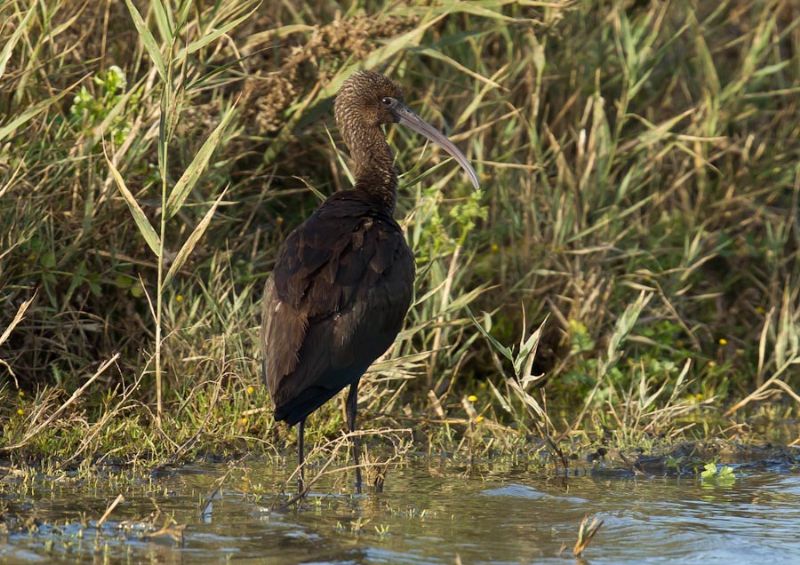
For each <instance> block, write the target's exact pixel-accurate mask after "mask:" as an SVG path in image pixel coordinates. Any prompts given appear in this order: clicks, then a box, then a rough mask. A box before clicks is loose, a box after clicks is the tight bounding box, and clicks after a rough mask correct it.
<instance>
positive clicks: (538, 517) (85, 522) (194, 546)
mask: <svg viewBox="0 0 800 565" xmlns="http://www.w3.org/2000/svg"><path fill="white" fill-rule="evenodd" d="M733 466H734V474H735V480H734V481H733V482H732V483H731V482H730V481H710V482H708V481H706V482H703V481H701V480H700V479H698V478H695V477H682V478H678V477H663V476H661V477H655V476H649V477H648V476H635V477H630V476H627V477H626V476H625V473H614V472H605V471H601V472H599V473H598V472H596V471H595V472H592V471H591V470H589V471H588V472H586V473H585V474H582V475H581V476H577V477H570V478H569V479H567V480H564V479H563V478H559V477H554V476H552V475H551V476H549V477H547V476H543V475H544V474H543V473H542V472H541V471H536V472H534V471H531V470H524V469H516V470H508V469H503V470H501V469H497V468H493V467H492V466H491V465H488V464H487V465H479V466H477V467H472V468H465V467H459V466H457V465H454V464H445V463H443V462H442V461H440V460H436V461H433V462H432V461H415V462H412V463H406V464H404V465H402V466H400V467H398V468H393V469H391V470H390V472H389V473H388V476H387V479H386V486H385V489H384V492H382V493H378V494H376V493H370V494H365V495H362V496H354V495H351V494H348V493H347V492H346V490H347V488H348V484H347V481H346V480H345V478H344V477H343V476H342V475H339V476H336V477H332V478H328V479H327V480H322V481H321V482H319V483H317V484H315V485H314V489H313V492H312V494H311V496H310V497H309V499H308V500H307V501H306V502H304V503H303V504H302V505H301V506H300V507H299V508H295V509H290V510H284V511H276V510H274V509H272V507H273V506H274V505H275V504H276V503H278V502H280V501H281V500H285V498H281V496H280V495H277V494H274V489H275V488H276V486H277V485H279V484H280V481H282V480H283V479H285V477H286V476H287V474H288V472H289V471H290V469H287V468H286V467H283V466H279V467H276V468H270V467H269V465H268V464H266V463H260V462H256V461H248V462H247V463H244V464H242V465H241V466H239V467H237V468H235V469H234V470H233V471H230V469H231V467H230V465H224V464H218V465H211V464H204V465H195V466H189V467H184V468H181V469H177V470H174V471H170V472H167V473H159V474H158V475H156V476H142V475H138V476H134V475H130V476H126V475H125V474H124V473H122V474H120V473H114V474H113V475H109V476H108V477H104V476H98V477H92V478H89V479H86V478H77V477H71V476H62V477H47V478H42V477H38V478H31V477H27V478H21V477H14V476H13V475H6V477H5V478H4V479H3V481H2V489H0V510H2V513H3V514H2V516H3V518H2V520H3V521H2V522H0V530H7V531H6V532H5V533H0V562H8V563H14V562H42V563H46V562H47V563H50V562H54V563H59V562H63V563H75V562H85V561H93V562H98V563H102V562H110V563H115V562H129V563H141V562H159V563H178V562H182V563H199V562H212V563H213V562H225V561H227V560H241V559H252V560H257V561H263V562H267V563H298V562H314V563H455V562H458V559H460V561H461V562H462V563H570V562H574V560H575V558H574V557H573V556H572V553H571V551H572V546H573V545H574V543H575V539H576V537H577V532H578V525H579V523H580V521H581V518H582V517H583V516H584V515H586V514H588V515H590V516H595V517H597V518H599V519H601V520H603V521H604V525H603V527H602V528H601V529H600V531H599V533H598V534H597V535H596V537H595V539H594V540H593V542H592V543H591V545H590V546H589V547H588V549H587V550H586V552H585V553H584V556H583V558H584V559H585V560H586V561H587V562H589V563H621V562H628V563H632V562H639V563H663V562H674V563H704V564H705V563H723V562H724V563H754V562H756V563H757V562H759V561H763V560H765V559H769V560H771V561H772V562H775V563H789V562H800V536H798V526H800V459H798V458H796V457H795V458H792V457H790V458H788V459H787V458H783V459H782V460H780V461H772V462H762V463H760V464H755V465H753V464H743V465H738V466H737V465H733ZM229 471H230V472H229ZM226 473H227V475H226ZM223 476H224V477H225V478H224V480H223V481H222V482H221V487H220V488H219V489H218V491H217V493H216V494H215V495H214V496H213V497H211V496H210V495H211V494H212V493H213V492H214V491H215V489H216V486H217V485H219V484H220V481H219V480H220V478H221V477H223ZM118 494H122V495H123V496H124V498H125V500H124V501H123V502H121V503H120V504H119V505H118V506H117V507H116V508H115V509H114V510H113V511H112V512H111V513H110V515H109V517H108V518H107V520H106V521H105V522H104V523H103V524H102V525H100V526H99V527H98V525H97V521H98V519H99V518H100V517H101V516H102V515H103V513H104V512H105V511H106V509H107V507H108V506H109V504H110V503H111V502H112V501H113V500H114V498H115V497H116V496H117V495H118ZM209 498H211V499H212V500H211V504H210V505H208V504H207V499H209ZM165 525H166V526H167V527H164V526H165ZM159 530H161V531H159ZM565 548H566V549H565Z"/></svg>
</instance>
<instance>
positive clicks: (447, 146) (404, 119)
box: [396, 105, 480, 188]
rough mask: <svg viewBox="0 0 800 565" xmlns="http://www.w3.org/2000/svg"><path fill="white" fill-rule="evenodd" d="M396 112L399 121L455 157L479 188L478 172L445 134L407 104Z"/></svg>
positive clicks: (474, 184) (473, 183)
mask: <svg viewBox="0 0 800 565" xmlns="http://www.w3.org/2000/svg"><path fill="white" fill-rule="evenodd" d="M396 112H397V117H398V120H399V123H401V124H403V125H404V126H406V127H407V128H410V129H412V130H414V131H415V132H417V133H419V134H422V135H424V136H425V137H427V138H428V139H429V140H430V141H432V142H434V143H435V144H436V145H438V146H439V147H441V148H442V149H444V150H445V151H447V152H448V153H449V154H450V155H451V156H452V157H453V159H455V160H456V162H458V164H459V165H461V168H462V169H464V170H465V171H466V173H467V175H469V180H471V181H472V185H473V186H474V187H475V188H480V183H479V182H478V174H477V173H476V172H475V169H473V168H472V165H470V164H469V161H467V158H466V157H465V156H464V154H463V153H462V152H461V151H459V150H458V147H456V146H455V145H453V142H452V141H450V140H449V139H447V136H445V135H444V134H443V133H442V132H440V131H439V130H437V129H436V128H435V127H433V126H432V125H430V124H429V123H428V122H426V121H425V120H423V119H422V118H420V117H419V116H418V115H417V114H415V113H414V112H413V111H412V110H411V109H410V108H409V107H408V106H405V105H401V106H400V107H398V108H396Z"/></svg>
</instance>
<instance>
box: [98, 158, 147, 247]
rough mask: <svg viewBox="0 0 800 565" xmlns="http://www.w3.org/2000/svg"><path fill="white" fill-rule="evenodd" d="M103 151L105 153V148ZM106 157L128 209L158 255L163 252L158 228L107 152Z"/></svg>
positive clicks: (143, 235) (145, 238) (140, 231)
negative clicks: (151, 222)
mask: <svg viewBox="0 0 800 565" xmlns="http://www.w3.org/2000/svg"><path fill="white" fill-rule="evenodd" d="M103 153H104V154H105V148H103ZM105 157H106V162H107V163H108V168H109V170H110V171H111V176H113V177H114V180H115V181H116V183H117V187H118V188H119V191H120V192H121V193H122V196H123V197H124V198H125V203H126V204H127V205H128V209H129V210H130V211H131V215H132V216H133V220H134V221H135V222H136V227H138V228H139V233H141V234H142V237H143V238H144V240H145V241H146V242H147V245H149V246H150V249H152V250H153V253H155V255H156V257H158V255H159V253H160V252H161V240H160V239H159V237H158V234H157V233H156V230H154V229H153V226H152V225H151V224H150V220H148V219H147V216H145V215H144V211H143V210H142V208H141V206H139V203H138V202H136V198H134V196H133V194H132V193H131V191H130V190H128V187H127V186H126V185H125V180H123V178H122V175H121V174H119V171H118V170H117V168H116V167H115V166H114V163H112V162H111V159H109V158H108V155H107V154H105Z"/></svg>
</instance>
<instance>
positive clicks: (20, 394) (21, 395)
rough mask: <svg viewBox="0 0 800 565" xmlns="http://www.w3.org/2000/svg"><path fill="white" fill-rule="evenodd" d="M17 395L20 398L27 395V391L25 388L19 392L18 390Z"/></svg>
mask: <svg viewBox="0 0 800 565" xmlns="http://www.w3.org/2000/svg"><path fill="white" fill-rule="evenodd" d="M17 395H18V396H19V397H20V398H24V397H25V391H24V390H20V391H18V392H17Z"/></svg>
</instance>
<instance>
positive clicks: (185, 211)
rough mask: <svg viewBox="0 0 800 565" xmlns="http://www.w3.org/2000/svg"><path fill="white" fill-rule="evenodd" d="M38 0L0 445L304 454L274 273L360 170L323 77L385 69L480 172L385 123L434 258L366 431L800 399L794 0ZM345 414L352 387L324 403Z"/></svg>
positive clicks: (464, 430) (164, 458)
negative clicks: (271, 280) (277, 378)
mask: <svg viewBox="0 0 800 565" xmlns="http://www.w3.org/2000/svg"><path fill="white" fill-rule="evenodd" d="M26 6H27V4H26V3H25V2H21V1H19V0H12V1H10V2H5V3H3V5H2V8H0V22H2V23H1V24H0V37H2V42H0V43H1V44H2V45H3V47H2V48H0V223H2V226H3V228H4V229H3V230H0V301H1V303H2V310H0V330H2V331H0V371H3V380H2V383H0V423H1V424H2V426H3V435H2V440H0V442H2V444H1V447H2V449H3V450H4V455H5V456H8V457H12V458H16V460H17V461H25V460H39V461H41V460H45V461H48V460H49V461H50V464H56V465H80V464H83V463H84V462H85V461H118V462H131V461H142V460H144V461H155V462H161V463H164V462H177V461H180V460H184V459H190V458H192V457H195V456H197V455H198V454H203V453H215V454H218V455H223V454H225V453H236V452H240V451H243V450H253V449H258V450H261V451H263V452H264V453H265V454H267V455H269V456H272V457H278V456H279V455H280V453H282V452H283V448H284V445H285V443H286V442H287V441H289V442H291V441H293V432H291V431H287V430H285V429H284V428H282V427H276V426H275V425H274V422H273V421H272V418H271V409H270V407H269V401H268V398H267V394H266V392H265V390H264V388H263V387H262V386H261V384H260V382H259V378H258V361H257V358H256V356H257V353H256V350H257V347H256V343H255V337H256V335H257V332H256V326H257V324H258V322H259V320H258V311H259V310H258V300H259V297H260V293H261V286H262V284H263V281H264V279H265V277H266V276H267V275H268V273H269V271H270V268H271V265H272V261H273V260H274V257H275V253H276V250H277V248H278V245H279V243H280V242H281V241H282V240H283V238H284V237H285V236H286V234H287V233H288V231H289V230H290V229H291V228H292V227H294V226H295V225H297V224H298V223H299V222H300V221H302V219H303V218H304V217H306V216H307V215H308V214H309V213H310V212H311V210H312V209H313V207H314V206H316V204H317V203H318V202H319V199H320V198H322V197H324V195H327V194H329V193H331V192H332V191H334V190H336V189H339V188H343V187H347V186H349V184H350V180H351V179H350V178H349V172H348V170H347V168H346V164H347V160H346V156H345V154H344V153H343V148H342V146H341V144H340V143H339V142H338V134H337V132H336V131H335V129H334V128H333V124H332V119H331V117H330V104H331V96H332V95H333V94H334V93H335V92H336V90H337V88H338V86H339V85H340V84H341V82H342V81H343V80H344V79H345V78H346V77H347V76H348V75H349V74H350V73H351V72H352V71H353V70H354V69H356V68H360V67H362V66H366V67H370V68H379V69H383V70H384V71H385V72H386V73H388V74H389V75H391V76H392V77H393V78H395V79H396V80H397V81H398V82H399V83H400V84H402V85H403V87H404V89H405V91H406V95H407V98H408V101H409V102H410V104H411V105H412V106H413V107H415V108H417V109H418V110H419V111H420V112H421V113H422V114H423V116H424V117H426V118H427V119H429V120H431V121H432V122H433V123H436V124H438V125H440V126H442V127H443V128H444V129H445V130H446V131H447V132H448V133H449V134H450V135H451V136H452V138H453V139H454V140H455V141H456V142H457V143H458V144H459V145H460V146H461V147H462V148H463V149H464V150H465V152H466V153H467V154H468V156H469V157H470V158H471V160H472V161H473V163H474V164H475V168H476V170H478V172H479V174H480V175H481V177H482V183H483V190H482V191H480V192H474V191H472V190H471V189H470V188H469V186H468V183H467V182H466V180H465V179H464V178H463V175H461V174H460V173H459V171H458V170H457V168H456V167H453V166H452V164H451V163H449V162H446V161H445V160H444V157H443V155H442V154H441V153H440V152H439V151H438V150H436V149H435V148H433V147H430V146H420V144H419V139H417V138H415V137H413V136H412V135H410V134H408V133H407V132H405V131H402V130H400V129H399V128H390V129H389V130H388V135H389V137H390V142H391V143H392V145H393V146H394V147H395V148H396V150H397V161H398V165H399V167H400V169H401V170H402V171H404V174H403V176H402V178H401V193H400V197H399V211H398V213H399V216H400V220H401V223H402V225H403V226H404V228H405V229H406V230H407V234H408V239H409V241H410V242H411V244H412V245H413V248H414V251H415V254H416V258H417V270H418V278H417V282H416V299H415V303H414V306H413V308H412V310H411V312H410V313H409V317H408V320H407V323H406V326H405V328H404V330H403V332H402V333H401V335H400V336H399V338H398V340H397V342H396V343H395V345H394V346H393V347H392V348H391V349H390V351H389V352H387V354H386V355H385V356H384V357H383V358H382V359H381V360H379V361H378V362H377V363H376V364H375V365H374V366H373V367H372V369H371V370H370V372H369V373H368V375H367V377H366V378H365V382H364V386H363V387H362V395H361V398H360V403H361V406H362V410H363V413H364V421H365V422H368V424H367V427H368V428H374V429H376V430H379V429H384V428H412V429H413V440H414V442H415V443H421V444H423V445H425V449H427V450H428V451H429V452H439V451H441V450H444V451H454V450H455V451H470V452H476V453H482V454H492V453H516V452H520V451H530V449H532V447H531V445H532V444H531V438H532V437H547V438H549V441H551V442H553V443H554V444H559V443H561V442H567V443H565V445H572V444H571V443H569V442H573V441H584V442H589V443H593V442H597V441H609V438H611V439H612V440H613V441H617V442H620V443H642V442H647V441H650V440H652V439H653V438H662V437H667V438H677V437H682V436H686V435H692V434H694V435H696V436H702V437H708V436H715V435H722V436H726V437H733V438H741V437H746V435H747V432H748V430H747V425H748V422H749V418H750V416H751V415H752V414H754V413H758V412H759V411H762V412H763V413H765V414H772V415H775V414H782V415H783V416H784V417H789V416H795V417H796V414H797V409H798V407H800V402H798V400H799V399H798V396H797V393H796V387H797V382H796V368H797V364H798V362H800V338H798V335H799V334H798V331H799V330H798V323H799V322H798V312H800V298H799V297H798V288H800V285H798V278H799V277H800V271H799V269H798V261H797V253H798V235H797V234H798V231H797V219H798V218H797V210H798V207H797V203H798V194H800V167H798V162H800V121H798V120H797V116H798V115H800V77H799V76H798V72H800V59H799V57H800V13H798V11H797V8H796V6H794V4H793V3H792V2H789V1H788V0H783V1H782V0H773V1H763V2H744V1H739V0H730V1H723V2H720V3H716V4H714V5H710V4H707V3H692V2H688V1H673V2H621V1H615V2H578V3H571V2H528V3H525V2H520V3H509V2H479V3H474V2H470V3H466V2H450V1H443V2H436V3H431V4H416V3H414V4H389V5H383V4H380V3H358V2H356V3H353V4H351V5H350V7H349V8H347V9H345V10H343V11H341V12H340V11H337V8H335V7H334V5H316V4H313V3H303V2H292V3H276V2H270V1H263V2H261V3H257V2H252V1H248V0H228V1H226V2H199V3H198V2H189V1H178V0H172V1H169V0H160V1H154V2H146V3H145V2H138V1H131V0H126V1H124V2H118V1H109V2H97V3H94V2H92V3H82V2H74V1H72V0H44V1H42V2H39V3H37V4H36V6H35V8H33V9H28V8H27V7H26ZM101 369H102V370H101ZM76 395H77V396H76ZM342 428H343V416H342V407H341V404H340V403H339V402H338V401H334V402H330V403H328V404H327V405H326V406H325V407H323V408H322V409H321V410H320V411H319V412H318V413H317V414H316V415H314V416H313V418H312V422H310V425H309V426H308V429H309V430H310V433H311V440H312V441H313V442H316V443H317V444H318V446H323V445H326V444H328V443H329V441H330V438H331V437H336V436H338V435H339V434H341V430H342ZM795 433H796V432H795ZM378 435H380V434H378ZM375 441H376V442H380V440H379V439H376V440H375ZM325 452H326V450H325V449H321V450H320V457H325V455H324V453H325ZM327 454H328V455H330V450H328V453H327ZM54 462H57V463H54ZM312 463H313V461H312Z"/></svg>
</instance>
